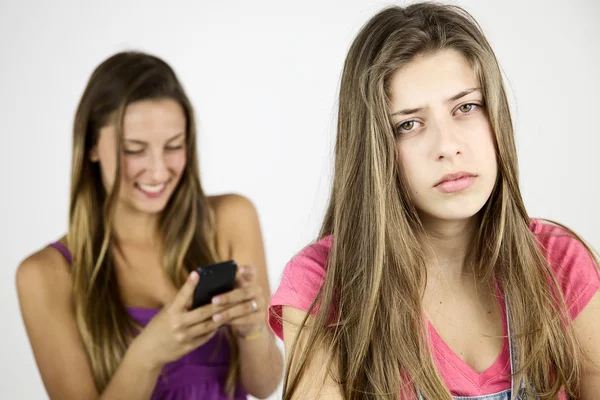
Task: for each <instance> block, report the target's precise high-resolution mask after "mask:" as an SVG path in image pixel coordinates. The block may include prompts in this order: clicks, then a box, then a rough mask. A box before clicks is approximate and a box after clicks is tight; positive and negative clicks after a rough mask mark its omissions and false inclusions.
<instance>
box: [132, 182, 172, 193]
mask: <svg viewBox="0 0 600 400" xmlns="http://www.w3.org/2000/svg"><path fill="white" fill-rule="evenodd" d="M136 186H137V187H138V189H141V190H142V191H143V192H146V193H150V194H157V193H160V192H162V191H163V190H164V189H165V187H166V186H167V184H166V183H161V184H160V185H144V184H143V183H136Z"/></svg>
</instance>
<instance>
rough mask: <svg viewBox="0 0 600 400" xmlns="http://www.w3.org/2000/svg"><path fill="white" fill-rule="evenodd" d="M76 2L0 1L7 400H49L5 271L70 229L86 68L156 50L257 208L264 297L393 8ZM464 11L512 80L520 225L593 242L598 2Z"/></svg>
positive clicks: (481, 4)
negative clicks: (524, 209) (525, 219)
mask: <svg viewBox="0 0 600 400" xmlns="http://www.w3.org/2000/svg"><path fill="white" fill-rule="evenodd" d="M84 3H86V2H82V1H74V0H69V1H60V2H58V1H52V2H50V1H42V0H34V1H32V0H28V1H22V0H19V1H17V0H2V2H1V6H0V51H1V52H0V54H1V56H0V57H1V64H0V65H1V66H0V68H1V70H0V72H1V73H0V113H1V118H0V129H1V143H0V152H1V153H0V159H1V163H2V164H1V165H2V169H1V171H2V181H1V183H2V185H1V189H0V190H1V192H2V194H1V196H0V198H1V202H2V203H1V207H0V213H1V214H0V221H1V223H0V234H1V242H0V249H1V251H0V312H1V324H2V325H1V330H0V335H1V336H0V339H1V340H0V398H3V399H41V398H46V397H47V395H46V394H45V391H44V388H43V385H42V382H41V380H40V377H39V374H38V372H37V369H36V365H35V362H34V359H33V356H32V353H31V350H30V348H29V344H28V340H27V337H26V334H25V331H24V328H23V324H22V321H21V317H20V313H19V308H18V303H17V298H16V293H15V285H14V277H15V270H16V267H17V265H18V264H19V262H20V261H21V260H22V259H23V258H24V257H25V256H26V255H28V254H30V253H31V252H33V251H35V250H37V249H39V248H40V247H41V246H44V245H46V244H47V243H49V242H50V241H53V240H55V239H57V238H58V237H60V236H61V235H62V234H63V233H64V232H65V229H66V226H67V208H68V190H69V176H70V159H71V125H72V120H73V115H74V110H75V107H76V104H77V102H78V100H79V97H80V95H81V93H82V91H83V88H84V85H85V84H86V81H87V79H88V78H89V75H90V74H91V72H92V70H93V69H94V68H95V66H96V65H97V64H99V63H100V62H101V61H102V60H104V59H105V58H106V57H108V56H109V55H111V54H113V53H115V52H117V51H121V50H124V49H138V50H143V51H148V52H151V53H154V54H156V55H158V56H160V57H162V58H164V59H165V60H166V61H167V62H168V63H170V64H171V65H172V66H173V68H174V69H175V71H176V72H177V73H178V75H179V77H180V79H181V81H182V83H183V84H184V87H185V88H186V89H187V91H188V94H189V96H190V97H191V100H192V102H193V104H194V106H195V108H196V110H197V115H198V117H199V121H200V145H199V149H200V159H201V174H202V179H203V184H204V187H205V189H206V191H207V193H209V194H217V193H224V192H238V193H241V194H243V195H246V196H248V197H249V198H250V199H251V200H252V201H253V202H254V204H255V205H256V207H257V208H258V211H259V214H260V216H261V223H262V227H263V232H264V237H265V242H266V251H267V256H268V267H269V276H270V280H271V287H272V290H274V288H275V285H276V284H277V282H278V281H279V278H280V276H281V272H282V269H283V266H284V265H285V263H286V261H287V260H288V259H289V258H290V257H291V256H292V255H293V254H294V253H295V252H296V251H297V250H299V249H300V248H301V247H302V246H304V245H305V244H306V243H308V242H309V241H310V240H311V239H313V238H314V237H315V235H316V234H317V232H318V228H319V225H320V222H321V218H322V215H323V213H324V208H325V204H326V200H327V197H328V191H329V183H330V176H331V170H330V168H331V165H332V163H331V161H332V157H331V156H332V143H333V139H334V131H335V129H334V128H335V116H336V113H335V110H336V95H337V89H338V83H339V77H340V72H341V69H342V63H343V60H344V57H345V54H346V51H347V49H348V46H349V45H350V42H351V40H352V39H353V37H354V35H355V34H356V32H357V31H358V29H359V28H360V26H361V25H362V24H363V23H364V22H365V21H366V20H367V19H368V18H369V17H370V16H371V15H372V14H373V13H374V12H376V11H377V10H379V9H380V8H381V7H382V6H385V5H388V4H390V3H386V2H380V1H357V0H352V1H350V0H346V1H339V2H325V1H314V0H310V1H294V2H288V1H285V2H284V1H271V2H267V1H227V2H216V1H213V2H209V1H194V2H192V1H190V2H183V1H170V2H167V1H160V2H158V1H155V2H148V1H117V0H104V1H94V2H87V3H89V4H84ZM458 4H460V5H463V6H465V7H466V8H467V10H469V11H470V12H472V13H473V14H474V16H475V17H476V18H477V19H478V20H479V22H480V23H481V25H482V26H483V28H484V31H485V32H486V33H487V35H488V38H489V40H490V41H491V43H492V45H493V46H494V48H495V50H496V53H497V56H498V58H499V60H500V63H501V65H502V68H503V70H504V72H505V74H506V76H507V78H508V80H507V88H508V90H509V93H510V101H511V105H512V107H513V112H514V114H513V117H514V120H515V124H516V127H517V141H518V149H519V156H520V166H521V185H522V190H523V195H524V197H525V201H526V204H527V206H528V208H529V212H530V214H531V215H532V216H537V217H546V218H552V219H556V220H558V221H561V222H563V223H565V224H567V225H569V226H570V227H571V228H573V229H575V230H576V231H577V232H578V233H580V234H581V235H583V237H584V238H585V239H587V240H588V241H589V242H590V244H591V245H592V246H594V247H595V248H596V249H598V248H600V230H599V229H598V223H599V222H600V218H599V216H598V199H599V195H600V183H599V182H600V158H599V157H598V153H599V151H600V139H599V137H600V130H599V129H598V117H599V114H600V97H599V95H598V94H599V93H600V79H599V77H598V71H599V70H600V65H599V64H600V45H599V44H598V39H600V28H599V27H598V24H597V21H598V20H599V19H600V3H599V2H598V1H597V0H587V1H586V0H579V1H569V2H566V1H547V0H544V1H542V0H536V1H527V2H525V1H522V0H510V1H508V0H507V1H483V0H479V1H477V0H470V1H466V0H465V1H460V2H458ZM57 362H59V360H57ZM277 397H278V396H273V397H272V398H273V399H274V398H277Z"/></svg>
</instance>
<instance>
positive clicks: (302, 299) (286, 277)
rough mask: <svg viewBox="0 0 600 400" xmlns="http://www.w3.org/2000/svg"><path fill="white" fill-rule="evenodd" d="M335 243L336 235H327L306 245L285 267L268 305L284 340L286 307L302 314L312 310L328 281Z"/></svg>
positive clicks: (276, 329) (274, 327)
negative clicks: (327, 271)
mask: <svg viewBox="0 0 600 400" xmlns="http://www.w3.org/2000/svg"><path fill="white" fill-rule="evenodd" d="M332 244H333V236H326V237H324V238H322V239H320V240H318V241H316V242H314V243H311V244H309V245H307V246H305V247H304V248H302V249H301V250H300V251H299V252H298V253H296V254H295V255H294V256H293V257H292V258H291V259H290V260H289V261H288V263H287V264H286V266H285V268H284V269H283V275H282V277H281V280H280V282H279V285H278V286H277V289H276V290H275V293H274V294H273V297H272V298H271V303H270V305H269V310H270V312H269V325H270V326H271V329H272V330H273V332H275V334H276V335H277V336H278V337H279V338H280V339H283V325H282V320H283V307H286V306H289V307H291V308H294V309H297V310H299V312H302V313H306V312H308V311H309V309H310V307H311V305H312V303H313V301H314V300H315V298H316V297H317V295H318V293H319V291H320V289H321V286H322V285H323V282H324V281H325V275H326V266H327V259H328V257H329V252H330V250H331V246H332ZM318 309H319V306H318V304H317V305H316V306H315V307H314V308H313V310H312V315H316V313H317V311H318ZM292 312H295V311H292ZM299 315H300V314H299Z"/></svg>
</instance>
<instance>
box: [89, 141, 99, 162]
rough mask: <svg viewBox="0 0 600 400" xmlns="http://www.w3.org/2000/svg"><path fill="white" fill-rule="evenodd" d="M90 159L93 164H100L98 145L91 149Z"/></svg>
mask: <svg viewBox="0 0 600 400" xmlns="http://www.w3.org/2000/svg"><path fill="white" fill-rule="evenodd" d="M89 157H90V161H91V162H98V160H100V156H99V155H98V145H94V147H92V148H91V149H90V155H89Z"/></svg>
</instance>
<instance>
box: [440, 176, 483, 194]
mask: <svg viewBox="0 0 600 400" xmlns="http://www.w3.org/2000/svg"><path fill="white" fill-rule="evenodd" d="M476 177H477V175H476V174H473V173H471V172H464V171H460V172H455V173H452V174H447V175H444V176H443V177H442V179H440V181H439V182H438V183H436V184H435V186H434V187H435V188H437V189H439V190H441V191H442V192H445V193H454V192H459V191H462V190H465V189H468V188H469V187H471V185H472V184H473V182H474V181H475V178H476Z"/></svg>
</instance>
